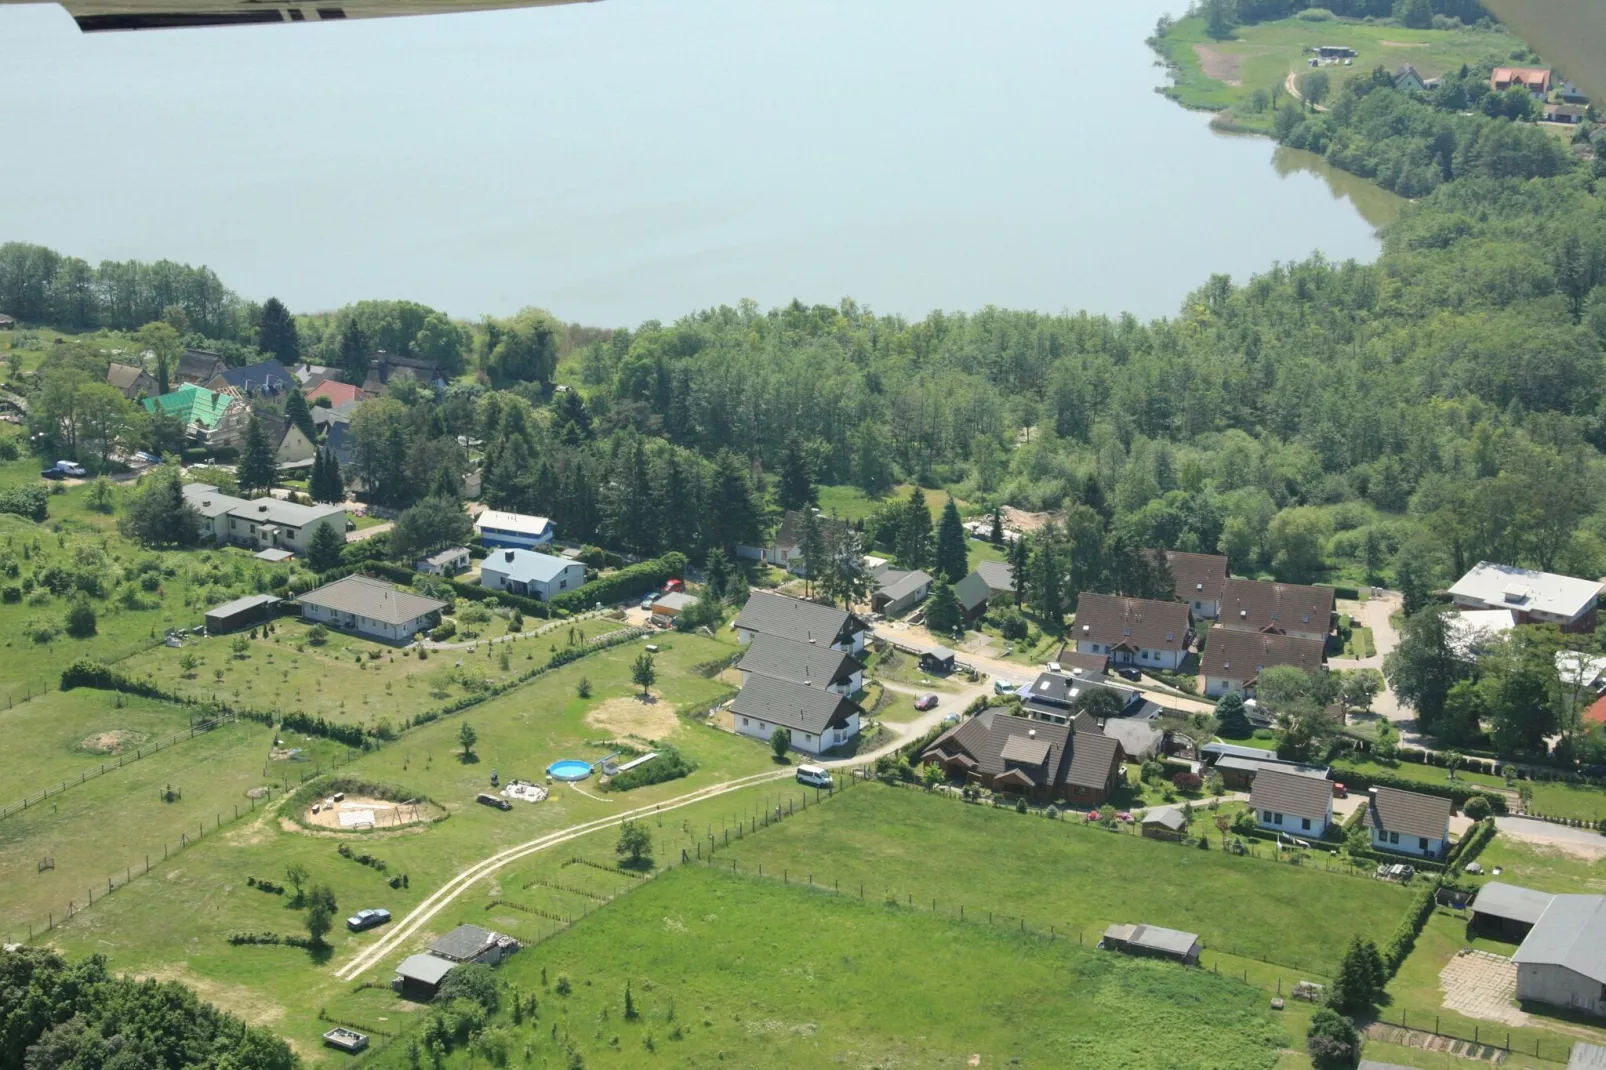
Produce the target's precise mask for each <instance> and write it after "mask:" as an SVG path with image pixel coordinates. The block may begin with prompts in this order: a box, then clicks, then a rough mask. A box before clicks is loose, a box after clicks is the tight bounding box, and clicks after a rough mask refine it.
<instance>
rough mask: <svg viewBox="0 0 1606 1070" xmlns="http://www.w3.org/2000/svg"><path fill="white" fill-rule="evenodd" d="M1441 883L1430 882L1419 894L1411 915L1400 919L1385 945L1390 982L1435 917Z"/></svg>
mask: <svg viewBox="0 0 1606 1070" xmlns="http://www.w3.org/2000/svg"><path fill="white" fill-rule="evenodd" d="M1438 896H1439V882H1438V881H1437V880H1432V881H1429V882H1428V883H1427V884H1425V885H1423V887H1422V890H1421V891H1420V892H1418V893H1417V896H1416V900H1415V901H1414V902H1413V903H1412V904H1411V911H1410V913H1408V914H1406V915H1405V917H1403V918H1401V919H1400V924H1399V925H1398V926H1396V927H1395V929H1394V935H1393V936H1390V937H1389V940H1388V943H1386V944H1384V945H1383V948H1382V952H1383V969H1384V971H1385V972H1386V973H1387V974H1388V977H1389V979H1390V980H1392V979H1393V978H1394V975H1395V973H1396V972H1398V971H1399V968H1400V964H1401V963H1403V962H1404V961H1405V957H1406V956H1407V955H1409V954H1410V953H1411V949H1412V948H1413V947H1415V946H1416V938H1417V937H1418V936H1419V935H1421V932H1422V927H1423V926H1424V925H1426V924H1427V923H1428V918H1430V917H1432V916H1433V907H1434V904H1435V903H1437V902H1438Z"/></svg>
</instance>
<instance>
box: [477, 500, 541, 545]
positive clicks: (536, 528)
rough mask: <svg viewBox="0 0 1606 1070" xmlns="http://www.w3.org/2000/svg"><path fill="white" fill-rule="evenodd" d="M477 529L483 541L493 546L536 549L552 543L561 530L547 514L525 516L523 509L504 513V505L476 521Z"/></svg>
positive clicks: (482, 514)
mask: <svg viewBox="0 0 1606 1070" xmlns="http://www.w3.org/2000/svg"><path fill="white" fill-rule="evenodd" d="M474 530H475V531H477V532H478V533H479V536H480V542H481V543H483V544H484V545H486V546H489V547H496V548H501V549H514V550H533V549H536V548H538V547H541V546H550V545H551V544H552V537H553V536H554V535H556V534H557V530H558V529H557V525H555V524H553V523H552V521H550V520H548V519H547V518H546V517H544V516H525V515H524V514H523V513H504V512H502V511H501V510H500V509H487V510H485V512H483V513H481V514H480V515H479V517H478V518H477V519H476V520H475V521H474Z"/></svg>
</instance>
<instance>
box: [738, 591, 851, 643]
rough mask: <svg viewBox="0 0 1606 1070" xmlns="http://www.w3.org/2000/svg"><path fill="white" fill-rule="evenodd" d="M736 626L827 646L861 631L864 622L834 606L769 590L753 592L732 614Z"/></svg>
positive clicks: (759, 632) (764, 633)
mask: <svg viewBox="0 0 1606 1070" xmlns="http://www.w3.org/2000/svg"><path fill="white" fill-rule="evenodd" d="M736 627H737V628H739V629H742V630H745V631H750V632H757V633H758V634H760V635H775V636H779V637H780V638H782V639H791V640H793V641H794V642H799V643H807V642H814V643H817V644H819V645H820V646H831V645H832V644H834V643H836V642H837V641H838V640H840V639H844V638H846V637H847V636H848V635H849V634H850V633H851V632H854V631H863V630H864V622H863V621H861V620H859V618H858V617H855V616H854V615H853V614H851V613H849V612H847V611H846V610H843V609H837V608H836V607H835V606H822V605H820V603H818V602H809V601H806V600H804V599H802V598H789V597H787V596H786V595H784V594H775V593H774V592H772V591H754V592H753V593H752V595H751V596H749V597H748V599H747V604H746V605H744V606H743V607H742V611H741V612H740V613H738V614H737V615H736Z"/></svg>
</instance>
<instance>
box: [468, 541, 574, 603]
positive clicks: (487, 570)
mask: <svg viewBox="0 0 1606 1070" xmlns="http://www.w3.org/2000/svg"><path fill="white" fill-rule="evenodd" d="M585 582H586V567H585V566H584V565H582V564H581V563H580V562H578V561H569V560H566V559H565V558H561V557H553V556H552V555H551V554H538V553H536V552H535V551H534V550H493V551H492V552H491V553H490V555H489V556H487V557H486V558H485V560H484V561H483V562H481V563H480V586H481V587H489V588H490V589H491V590H493V591H506V592H508V593H509V594H517V595H523V596H525V597H526V598H539V599H540V600H541V601H543V602H549V601H551V600H552V599H553V598H556V597H557V596H558V595H560V594H563V593H564V592H565V591H572V590H574V589H575V588H577V587H582V586H584V585H585Z"/></svg>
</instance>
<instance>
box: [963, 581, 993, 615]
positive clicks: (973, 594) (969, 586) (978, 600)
mask: <svg viewBox="0 0 1606 1070" xmlns="http://www.w3.org/2000/svg"><path fill="white" fill-rule="evenodd" d="M992 596H993V589H992V588H991V587H989V586H988V585H987V581H986V580H984V579H982V576H981V573H980V572H972V573H971V574H970V575H968V576H966V577H965V578H964V579H962V580H960V581H959V582H958V583H956V584H954V597H955V598H957V599H959V606H960V608H961V609H963V610H964V611H965V612H966V613H972V612H974V611H975V610H977V609H979V608H980V607H982V606H984V605H986V604H987V599H989V598H991V597H992Z"/></svg>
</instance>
